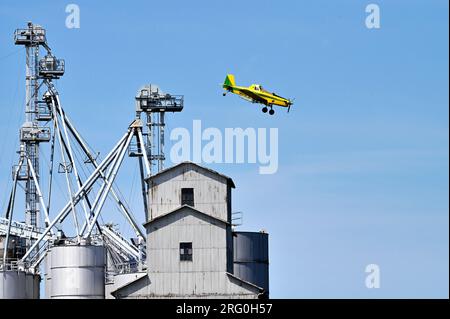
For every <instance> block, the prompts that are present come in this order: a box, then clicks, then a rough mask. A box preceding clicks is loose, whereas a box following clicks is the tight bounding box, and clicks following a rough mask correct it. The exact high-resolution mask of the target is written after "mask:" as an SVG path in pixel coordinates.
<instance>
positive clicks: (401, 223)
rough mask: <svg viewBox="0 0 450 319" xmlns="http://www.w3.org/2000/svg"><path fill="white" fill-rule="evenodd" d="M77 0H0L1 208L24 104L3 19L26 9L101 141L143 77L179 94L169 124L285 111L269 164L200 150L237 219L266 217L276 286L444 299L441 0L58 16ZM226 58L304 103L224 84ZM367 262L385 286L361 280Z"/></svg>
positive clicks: (317, 294) (133, 9) (123, 179)
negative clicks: (178, 107) (265, 168)
mask: <svg viewBox="0 0 450 319" xmlns="http://www.w3.org/2000/svg"><path fill="white" fill-rule="evenodd" d="M69 3H70V2H66V1H39V2H36V1H11V0H5V1H2V2H1V4H0V68H1V72H0V87H1V92H2V99H1V100H0V110H1V113H2V116H1V117H0V127H1V132H2V136H3V137H2V140H0V168H1V170H0V201H1V202H0V207H2V208H3V207H4V197H5V196H4V194H5V192H6V191H7V189H8V187H9V185H10V170H9V168H10V165H11V164H12V163H14V159H15V155H16V154H15V153H14V151H15V150H16V149H17V134H16V133H17V129H18V128H19V125H20V123H21V122H22V121H23V116H22V115H21V114H22V113H23V100H24V94H23V93H24V92H23V91H24V85H23V83H24V52H23V50H19V51H18V49H17V47H15V46H14V43H13V32H14V29H16V28H18V27H24V26H25V25H26V21H28V20H32V21H33V22H35V23H38V24H42V25H43V26H44V27H45V28H46V29H47V33H48V40H49V43H50V44H51V46H52V48H53V51H54V53H55V54H56V55H57V56H58V57H60V58H64V59H65V60H66V74H65V76H64V77H63V79H61V80H59V82H58V89H59V91H60V94H61V98H62V102H63V105H64V107H65V109H66V111H67V112H68V113H69V115H70V116H71V118H72V119H73V121H74V122H75V123H76V124H77V127H78V129H79V130H80V131H81V132H82V133H83V135H84V137H85V138H86V139H87V140H88V141H89V143H90V144H91V145H92V146H94V147H95V148H96V149H97V150H99V151H100V152H101V153H102V154H106V152H107V151H108V150H109V149H110V148H111V147H112V146H113V145H114V144H115V142H116V141H117V140H118V139H119V137H120V136H121V135H122V134H123V133H124V132H125V130H126V128H127V126H128V124H129V123H130V122H131V121H132V119H133V117H134V100H133V99H134V95H135V93H136V91H137V89H138V88H139V87H140V86H141V85H142V84H145V83H156V84H159V85H160V86H161V88H162V89H163V90H165V91H168V92H171V93H174V94H184V95H185V109H184V111H183V112H182V113H180V114H174V115H168V116H167V121H168V130H170V129H171V128H175V127H186V128H191V127H192V120H194V119H201V120H202V125H203V127H217V128H219V129H221V130H222V129H224V128H226V127H242V128H246V127H254V128H270V127H277V128H278V130H279V169H278V172H277V173H276V174H273V175H259V174H258V169H257V166H256V165H254V164H239V165H238V164H214V165H209V167H212V168H214V169H216V170H219V171H221V172H223V173H224V174H227V175H229V176H231V177H233V179H234V181H235V183H236V186H237V188H236V190H235V191H234V194H233V200H234V202H233V210H234V211H243V212H244V225H243V226H242V227H241V229H246V230H259V229H261V228H264V229H266V230H267V231H268V232H269V234H270V285H271V296H272V297H275V298H276V297H278V298H282V297H286V298H333V297H336V298H347V297H355V298H368V297H374V298H382V297H386V298H391V297H393V298H399V297H412V298H417V297H425V298H429V297H439V298H443V297H445V298H448V296H449V289H448V282H449V278H448V274H449V256H448V251H449V247H448V243H449V241H448V239H449V232H448V227H449V226H448V222H449V220H448V217H449V200H448V191H449V190H448V188H449V187H448V185H449V183H448V182H449V181H448V176H449V170H448V168H449V166H448V161H449V158H448V156H449V150H448V143H449V141H448V133H449V123H448V117H449V113H448V112H449V107H448V106H449V96H448V85H449V83H448V82H449V81H448V68H449V66H448V2H447V1H437V0H434V1H377V2H375V3H377V4H379V6H380V10H381V28H380V29H377V30H374V29H372V30H369V29H367V28H366V27H365V23H364V21H365V18H366V15H367V14H366V13H365V7H366V5H367V4H369V3H372V2H371V1H356V0H354V1H331V0H329V1H257V2H241V1H227V2H213V1H189V2H186V1H166V2H162V1H155V2H153V1H133V2H125V1H108V2H106V1H104V2H100V1H95V2H94V1H75V2H74V3H76V4H78V5H79V7H80V10H81V28H80V29H67V28H66V27H65V19H66V15H67V14H66V13H65V6H66V5H67V4H69ZM228 72H230V73H234V74H235V76H236V81H237V83H238V84H243V85H247V84H251V83H261V84H263V85H264V86H265V87H267V88H269V89H271V90H274V91H276V92H277V93H279V94H281V95H283V96H288V97H295V98H296V103H295V105H294V107H293V108H292V109H291V112H290V113H289V114H287V113H285V112H283V110H277V113H276V114H275V116H273V117H270V116H268V115H267V114H263V113H262V112H261V111H260V110H259V108H258V107H256V105H253V104H249V103H247V102H245V101H243V100H241V99H238V98H237V97H234V96H227V97H225V98H224V97H222V94H221V87H220V85H219V84H220V83H222V81H223V79H224V77H225V74H226V73H228ZM168 149H170V143H168ZM167 164H170V163H167ZM135 172H136V163H135V162H134V161H133V160H132V159H130V160H127V162H126V164H124V169H123V172H122V173H121V174H122V175H121V176H119V180H120V185H121V186H122V189H123V190H124V193H125V194H126V196H127V197H128V198H129V199H130V203H131V205H132V206H133V207H135V208H136V210H138V211H139V209H140V206H139V204H138V202H139V199H140V197H139V184H136V180H135V178H130V176H134V174H135ZM133 181H134V182H133ZM135 184H136V185H135ZM132 185H134V186H132ZM139 214H140V213H137V215H138V216H139ZM123 231H125V232H126V231H129V229H126V227H125V226H124V228H123ZM371 263H376V264H378V265H379V266H380V270H381V288H379V289H367V288H366V287H365V284H364V280H365V276H366V274H365V272H364V269H365V266H366V265H367V264H371Z"/></svg>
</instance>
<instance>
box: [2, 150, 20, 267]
mask: <svg viewBox="0 0 450 319" xmlns="http://www.w3.org/2000/svg"><path fill="white" fill-rule="evenodd" d="M22 163H23V157H21V158H20V160H19V165H18V166H17V170H16V172H15V174H14V186H13V188H12V190H11V197H10V201H9V205H8V211H7V214H6V215H7V216H6V218H7V219H8V231H7V232H6V243H5V247H4V248H3V249H4V251H3V268H5V264H6V254H7V252H8V244H9V233H10V232H11V221H12V218H13V213H14V198H15V197H16V188H17V177H18V176H19V170H20V167H21V166H22Z"/></svg>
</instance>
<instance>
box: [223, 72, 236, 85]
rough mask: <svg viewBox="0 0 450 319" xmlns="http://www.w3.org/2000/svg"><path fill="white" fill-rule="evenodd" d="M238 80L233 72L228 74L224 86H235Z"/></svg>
mask: <svg viewBox="0 0 450 319" xmlns="http://www.w3.org/2000/svg"><path fill="white" fill-rule="evenodd" d="M235 85H236V82H234V75H233V74H227V77H226V78H225V81H224V82H223V87H224V88H225V87H229V86H235Z"/></svg>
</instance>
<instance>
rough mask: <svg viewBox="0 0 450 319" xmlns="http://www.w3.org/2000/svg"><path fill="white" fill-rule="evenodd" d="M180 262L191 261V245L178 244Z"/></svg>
mask: <svg viewBox="0 0 450 319" xmlns="http://www.w3.org/2000/svg"><path fill="white" fill-rule="evenodd" d="M180 261H192V243H180Z"/></svg>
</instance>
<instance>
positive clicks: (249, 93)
mask: <svg viewBox="0 0 450 319" xmlns="http://www.w3.org/2000/svg"><path fill="white" fill-rule="evenodd" d="M240 91H241V92H242V93H243V94H245V95H247V96H248V97H250V98H251V99H253V100H254V101H256V102H259V103H262V104H267V100H266V99H265V98H263V97H261V96H259V95H258V94H256V93H254V92H252V91H251V90H248V89H241V90H240Z"/></svg>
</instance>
